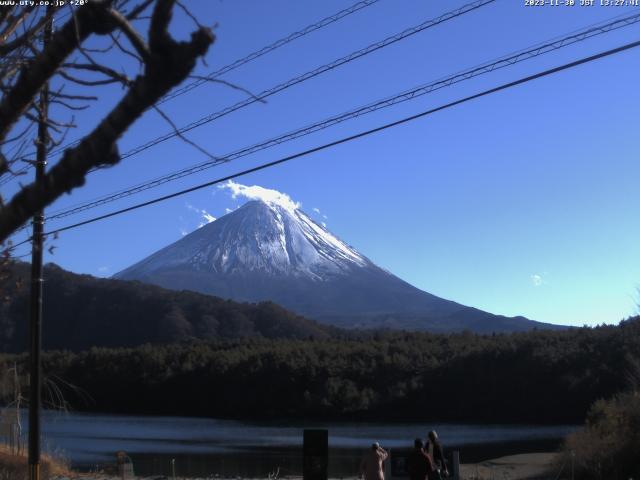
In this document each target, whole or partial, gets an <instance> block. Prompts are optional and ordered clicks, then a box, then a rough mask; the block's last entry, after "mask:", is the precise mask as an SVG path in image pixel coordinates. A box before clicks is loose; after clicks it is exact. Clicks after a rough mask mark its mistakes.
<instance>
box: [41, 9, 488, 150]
mask: <svg viewBox="0 0 640 480" xmlns="http://www.w3.org/2000/svg"><path fill="white" fill-rule="evenodd" d="M495 1H496V0H476V1H474V2H471V3H468V4H466V5H463V6H462V7H460V8H457V9H455V10H452V11H449V12H446V13H443V14H442V15H440V16H439V17H436V18H434V19H430V20H426V21H424V22H422V23H421V24H419V25H416V26H414V27H411V28H407V29H405V30H403V31H402V32H400V33H397V34H395V35H392V36H390V37H387V38H385V39H383V40H380V41H379V42H376V43H373V44H370V45H369V46H367V47H364V48H362V49H360V50H357V51H355V52H352V53H350V54H348V55H345V56H344V57H340V58H338V59H337V60H334V61H332V62H330V63H327V64H324V65H322V66H320V67H317V68H315V69H313V70H310V71H308V72H306V73H303V74H302V75H299V76H297V77H294V78H291V79H289V80H287V81H286V82H284V83H281V84H279V85H276V86H274V87H271V88H269V89H267V90H264V91H262V92H260V93H258V94H257V95H254V96H252V97H249V98H246V99H245V100H243V101H240V102H237V103H235V104H233V105H230V106H228V107H225V108H224V109H222V110H219V111H217V112H213V113H211V114H209V115H206V116H204V117H202V118H200V119H198V120H196V121H194V122H191V123H189V124H188V125H185V126H184V127H182V128H180V129H178V131H177V132H175V131H174V132H170V133H166V134H165V135H162V136H160V137H157V138H155V139H153V140H150V141H148V142H147V143H145V144H142V145H139V146H138V147H135V148H133V149H131V150H129V151H128V152H125V153H123V154H122V155H121V156H120V158H121V159H124V158H128V157H131V156H133V155H136V154H138V153H140V152H142V151H144V150H147V149H148V148H151V147H152V146H155V145H157V144H159V143H162V142H164V141H166V140H169V139H171V138H174V137H176V136H178V135H179V134H183V133H186V132H188V131H190V130H193V129H194V128H197V127H200V126H202V125H205V124H207V123H210V122H212V121H214V120H217V119H218V118H221V117H223V116H225V115H228V114H230V113H232V112H235V111H237V110H239V109H241V108H244V107H247V106H249V105H252V104H254V103H256V102H259V101H262V100H264V99H265V98H268V97H271V96H272V95H275V94H277V93H280V92H282V91H284V90H287V89H289V88H291V87H293V86H294V85H297V84H299V83H302V82H305V81H307V80H310V79H312V78H315V77H317V76H319V75H322V74H323V73H326V72H328V71H331V70H333V69H335V68H337V67H340V66H342V65H345V64H347V63H350V62H352V61H354V60H356V59H358V58H361V57H364V56H365V55H368V54H370V53H373V52H375V51H377V50H380V49H382V48H385V47H387V46H389V45H392V44H394V43H396V42H399V41H401V40H404V39H405V38H408V37H410V36H413V35H415V34H417V33H419V32H422V31H424V30H426V29H428V28H431V27H434V26H436V25H439V24H441V23H444V22H446V21H447V20H451V19H453V18H456V17H459V16H461V15H464V14H465V13H468V12H471V11H473V10H476V9H478V8H480V7H483V6H485V5H487V4H489V3H493V2H495ZM77 143H79V142H77V141H76V142H73V143H70V144H67V145H64V146H62V147H59V148H57V149H55V150H53V151H52V152H51V155H55V154H58V153H60V152H63V151H64V150H66V149H67V148H69V147H70V146H72V145H74V144H77Z"/></svg>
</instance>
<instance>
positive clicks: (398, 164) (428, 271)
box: [3, 0, 640, 325]
mask: <svg viewBox="0 0 640 480" xmlns="http://www.w3.org/2000/svg"><path fill="white" fill-rule="evenodd" d="M354 2H355V0H354V1H353V2H352V1H343V0H341V1H337V0H326V1H322V2H311V1H305V2H297V1H292V0H289V1H284V0H274V1H271V2H264V1H260V0H236V1H226V2H223V1H211V2H204V1H191V2H187V3H188V5H189V6H190V8H191V9H192V10H193V12H194V13H195V15H196V16H197V18H198V19H199V21H200V22H203V23H207V24H214V23H216V24H217V26H216V30H215V32H216V35H217V40H216V43H215V44H214V45H213V47H212V48H211V50H210V52H209V54H208V56H207V65H203V64H201V65H199V66H198V73H200V74H206V73H207V72H210V71H212V70H214V69H217V68H219V67H221V66H223V65H226V64H227V63H229V62H231V61H233V60H235V59H237V58H240V57H242V56H244V55H246V54H248V53H250V52H252V51H254V50H256V49H259V48H261V47H262V46H264V45H267V44H269V43H271V42H273V41H275V40H277V39H278V38H281V37H283V36H286V35H287V34H289V33H291V32H293V31H296V30H299V29H301V28H303V27H305V26H306V25H308V24H310V23H313V22H315V21H317V20H319V19H321V18H323V17H325V16H328V15H330V14H333V13H335V12H337V11H338V10H341V9H343V8H346V7H348V6H350V5H351V4H353V3H354ZM464 3H466V2H463V1H453V0H452V1H439V2H424V1H421V0H380V1H379V2H377V3H376V4H375V5H372V6H370V7H368V8H366V9H364V10H362V11H361V12H359V13H356V14H354V15H351V16H349V17H347V18H345V19H343V20H341V21H339V22H337V23H335V24H333V25H330V26H328V27H326V28H323V29H321V30H319V31H317V32H314V33H312V34H310V35H308V36H306V37H304V38H302V39H300V40H297V41H295V42H293V43H291V44H289V45H287V46H285V47H283V48H281V49H279V50H277V51H276V52H273V53H271V54H269V55H266V56H264V57H262V58H260V59H258V60H256V61H254V62H252V63H250V64H248V65H245V66H243V67H241V68H239V69H237V70H235V71H233V72H231V73H229V74H228V75H227V76H225V77H224V79H225V80H228V81H230V82H233V83H235V84H237V85H240V86H242V87H244V88H246V89H249V90H250V91H252V92H260V91H262V90H264V89H267V88H270V87H271V86H273V85H276V84H278V83H280V82H283V81H286V80H288V79H289V78H292V77H294V76H296V75H299V74H301V73H304V72H306V71H308V70H312V69H313V68H315V67H317V66H320V65H322V64H324V63H327V62H330V61H332V60H334V59H336V58H339V57H341V56H343V55H346V54H348V53H350V52H352V51H354V50H357V49H359V48H362V47H364V46H366V45H369V44H370V43H373V42H375V41H378V40H381V39H383V38H385V37H386V36H388V35H392V34H395V33H397V32H399V31H402V30H404V29H405V28H408V27H410V26H413V25H416V24H418V23H421V22H423V21H424V20H427V19H429V18H433V17H436V16H438V15H440V14H442V13H444V12H446V11H448V10H452V9H454V8H456V7H458V6H462V5H463V4H464ZM577 3H578V5H575V6H573V7H566V6H557V7H554V6H544V7H526V6H525V5H524V0H523V1H519V0H498V1H496V2H495V3H493V4H490V5H487V6H485V7H482V8H481V9H479V10H477V11H475V12H471V13H468V14H466V15H464V16H462V17H460V18H457V19H454V20H451V21H448V22H446V23H444V24H442V25H440V26H437V27H434V28H432V29H429V30H426V31H424V32H422V33H419V34H417V35H414V36H413V37H411V38H408V39H406V40H403V41H401V42H398V43H397V44H395V45H392V46H389V47H387V48H385V49H383V50H381V51H378V52H375V53H373V54H371V55H368V56H367V57H365V58H362V59H359V60H356V61H354V62H352V63H350V64H349V65H345V66H343V67H340V68H337V69H335V70H333V71H331V72H328V73H327V74H324V75H322V76H319V77H317V78H315V79H312V80H309V81H307V82H304V83H303V84H301V85H297V86H295V87H293V88H291V89H289V90H288V91H286V92H283V93H281V94H278V95H275V96H273V97H271V98H270V99H269V100H268V101H267V103H266V104H254V105H252V106H250V107H248V108H245V109H243V110H241V111H238V112H235V113H233V114H231V115H228V116H227V117H225V118H222V119H220V120H219V121H216V122H214V123H211V124H208V125H206V126H203V127H201V128H198V129H196V130H194V131H192V132H190V133H189V134H188V136H189V138H190V139H192V140H194V141H196V142H197V143H198V144H199V145H201V146H203V147H204V148H206V149H207V150H209V151H210V152H212V153H213V154H216V155H222V154H225V153H228V152H231V151H233V150H235V149H237V148H240V147H243V146H247V145H251V144H253V143H256V142H259V141H261V140H264V139H267V138H270V137H272V136H275V135H278V134H280V133H284V132H287V131H289V130H292V129H295V128H298V127H300V126H303V125H306V124H309V123H311V122H313V121H316V120H321V119H323V118H325V117H328V116H331V115H333V114H336V113H341V112H343V111H346V110H348V109H351V108H354V107H358V106H361V105H363V104H366V103H369V102H371V101H374V100H378V99H380V98H384V97H386V96H389V95H393V94H396V93H399V92H401V91H403V90H406V89H408V88H412V87H415V86H417V85H420V84H423V83H427V82H429V81H432V80H436V79H438V78H440V77H443V76H447V75H449V74H452V73H455V72H458V71H460V70H462V69H466V68H468V67H472V66H475V65H477V64H479V63H481V62H485V61H487V60H491V59H494V58H497V57H500V56H502V55H504V54H507V53H511V52H513V51H516V50H519V49H522V48H525V47H528V46H531V45H533V44H536V43H539V42H541V41H544V40H548V39H550V38H553V37H556V36H560V35H563V34H567V33H569V32H571V31H573V30H576V29H579V28H582V27H585V26H587V25H590V24H593V23H596V22H600V21H603V20H606V19H609V18H611V17H614V16H618V15H623V14H625V13H627V14H630V13H633V12H636V11H639V9H640V7H603V6H599V5H595V6H593V7H581V6H580V5H579V3H580V2H579V0H578V1H577ZM176 13H177V15H176V19H175V22H174V25H173V27H174V31H175V33H176V34H177V35H178V36H184V35H186V34H187V32H188V31H189V30H191V29H193V28H194V27H193V24H192V23H191V21H190V20H189V19H188V18H186V17H184V16H183V15H181V14H180V13H179V12H176ZM638 38H640V27H639V26H638V25H634V26H630V27H626V28H624V29H621V30H618V31H616V32H613V33H610V34H607V35H603V36H600V37H596V38H594V39H591V40H588V41H585V42H582V43H579V44H577V45H574V46H571V47H568V48H566V49H563V50H561V51H558V52H554V53H551V54H548V55H545V56H543V57H540V58H537V59H534V60H530V61H527V62H523V63H521V64H518V65H515V66H513V67H510V68H506V69H503V70H501V71H497V72H493V73H491V74H488V75H484V76H482V77H478V78H475V79H473V80H470V81H467V82H464V83H461V84H458V85H455V86H452V87H450V88H446V89H443V90H440V91H437V92H434V93H432V94H430V95H427V96H424V97H422V98H420V99H417V100H415V101H412V102H408V103H406V104H403V105H400V106H396V107H393V108H390V109H386V110H383V111H380V112H376V113H374V114H371V115H368V116H364V117H361V118H359V119H357V120H355V121H350V122H346V123H344V124H341V125H340V126H338V127H334V128H331V129H328V130H325V131H323V132H319V133H317V134H314V135H311V136H308V137H305V138H303V139H299V140H297V141H294V142H290V143H287V144H284V145H281V146H279V147H276V148H272V149H269V150H266V151H263V152H260V153H258V154H255V155H252V156H249V157H246V158H243V159H240V160H237V161H234V162H232V163H231V164H227V165H224V166H219V167H216V168H213V169H209V170H207V171H205V172H202V173H200V174H198V175H194V176H192V177H187V178H185V179H182V180H180V181H176V182H173V183H170V184H167V185H165V186H163V187H161V188H157V189H153V190H150V191H147V192H145V193H144V194H140V195H136V196H133V197H129V198H128V199H126V200H122V201H118V202H114V203H112V204H110V205H108V206H104V207H101V208H98V209H95V210H92V211H89V212H86V213H84V214H80V215H77V216H74V217H69V218H67V219H64V220H59V221H57V222H55V223H53V222H52V223H51V225H50V226H49V228H54V227H61V226H64V225H67V224H69V223H73V222H75V221H79V220H82V219H85V218H90V217H92V216H94V215H98V214H101V213H106V212H109V211H111V210H113V209H115V208H122V207H125V206H128V205H129V204H132V203H137V202H139V201H143V200H147V199H150V198H153V197H156V196H159V195H162V194H166V193H170V192H172V191H175V190H179V189H181V188H186V187H189V186H192V185H195V184H198V183H202V182H205V181H207V180H212V179H215V178H218V177H222V176H224V175H228V174H230V173H233V172H235V171H238V170H242V169H245V168H248V167H251V166H254V165H257V164H259V163H262V162H266V161H271V160H274V159H277V158H279V157H282V156H285V155H288V154H291V153H295V152H297V151H300V150H304V149H307V148H310V147H313V146H316V145H319V144H321V143H324V142H327V141H331V140H333V139H336V138H339V137H343V136H346V135H349V134H353V133H356V132H358V131H360V130H364V129H367V128H372V127H375V126H378V125H380V124H383V123H386V122H390V121H393V120H395V119H398V118H401V117H403V116H406V115H410V114H413V113H416V112H419V111H422V110H426V109H428V108H432V107H435V106H438V105H441V104H444V103H447V102H449V101H452V100H455V99H458V98H461V97H463V96H466V95H469V94H472V93H476V92H479V91H481V90H483V89H486V88H490V87H492V86H495V85H498V84H500V83H503V82H507V81H511V80H514V79H517V78H519V77H521V76H525V75H529V74H532V73H535V72H537V71H539V70H543V69H546V68H550V67H552V66H556V65H560V64H562V63H565V62H568V61H570V60H573V59H576V58H579V57H583V56H587V55H590V54H593V53H596V52H599V51H601V50H605V49H608V48H612V47H615V46H618V45H621V44H623V43H627V42H630V41H634V40H638ZM111 61H112V62H113V63H114V64H115V65H116V66H118V67H119V66H120V64H122V65H123V66H124V67H127V66H129V64H128V60H124V59H122V58H121V57H119V56H113V58H112V59H111ZM639 64H640V50H639V49H636V50H631V51H628V52H624V53H621V54H619V55H616V56H614V57H610V58H606V59H603V60H600V61H597V62H594V63H591V64H588V65H584V66H580V67H578V68H575V69H573V70H570V71H566V72H562V73H559V74H557V75H553V76H551V77H548V78H544V79H540V80H537V81H535V82H531V83H528V84H526V85H522V86H519V87H516V88H514V89H510V90H508V91H503V92H500V93H497V94H495V95H491V96H489V97H486V98H482V99H479V100H475V101H473V102H470V103H466V104H464V105H461V106H458V107H455V108H452V109H449V110H446V111H443V112H439V113H437V114H435V115H432V116H429V117H427V118H423V119H420V120H418V121H415V122H412V123H410V124H407V125H403V126H400V127H397V128H394V129H390V130H387V131H384V132H382V133H379V134H377V135H375V136H371V137H367V138H365V139H361V140H357V141H354V142H350V143H349V144H346V145H342V146H338V147H336V148H333V149H330V150H326V151H324V152H321V153H318V154H314V155H312V156H309V157H306V158H302V159H300V160H296V161H295V162H292V163H289V164H285V165H282V166H278V167H276V168H273V169H269V170H266V171H263V172H260V173H256V174H252V175H249V176H246V177H243V178H240V179H237V180H236V181H237V182H238V183H240V184H244V185H260V186H263V187H265V188H269V189H274V190H277V191H280V192H283V193H286V194H287V195H289V196H290V197H291V198H292V199H293V200H294V201H296V202H300V203H301V204H302V208H303V209H304V210H305V211H307V212H308V213H309V214H311V215H315V218H316V219H317V220H318V221H324V222H326V223H327V227H328V228H329V229H330V230H331V231H332V232H333V233H335V234H336V235H337V236H339V237H340V238H342V239H343V240H345V241H346V242H347V243H349V244H351V245H352V246H354V247H355V248H356V249H358V250H359V251H360V252H361V253H363V254H364V255H366V256H368V257H369V258H371V259H372V260H373V261H374V262H376V263H377V264H378V265H380V266H382V267H384V268H386V269H388V270H390V271H391V272H393V273H395V274H396V275H398V276H399V277H401V278H403V279H405V280H406V281H408V282H410V283H412V284H413V285H415V286H417V287H419V288H421V289H423V290H426V291H428V292H430V293H433V294H435V295H439V296H441V297H444V298H448V299H452V300H455V301H457V302H460V303H463V304H466V305H470V306H474V307H478V308H481V309H484V310H487V311H490V312H493V313H498V314H505V315H525V316H527V317H529V318H531V319H535V320H540V321H547V322H553V323H562V324H572V325H583V324H587V325H595V324H600V323H603V322H604V323H616V322H618V321H619V320H621V319H622V318H625V317H627V316H629V315H632V314H634V313H636V312H637V303H638V300H639V299H638V293H637V288H638V285H639V284H640V242H638V241H637V238H638V237H639V236H640V235H639V234H640V222H639V221H638V214H637V209H638V204H639V200H640V190H639V189H638V188H637V179H638V178H640V162H638V133H639V131H640V118H639V117H638V115H637V112H638V108H639V107H640V91H639V89H638V88H637V85H638V72H640V69H639ZM120 95H121V90H120V89H119V88H116V87H114V88H105V89H104V90H103V91H102V92H101V101H100V102H99V103H98V104H96V105H94V106H93V107H92V108H91V109H89V110H88V111H87V112H84V113H81V114H79V115H78V117H77V120H78V123H79V128H78V129H77V132H73V133H72V134H71V137H70V138H75V136H78V135H80V134H81V133H82V132H86V131H88V130H90V129H91V128H92V126H93V125H95V123H96V122H97V121H98V120H99V119H100V118H101V115H102V114H103V113H104V112H105V111H107V110H108V108H109V107H110V106H111V105H113V103H114V102H115V101H116V100H117V98H119V96H120ZM242 98H244V94H243V93H242V92H241V91H238V90H233V89H231V88H229V87H227V86H225V85H222V84H208V85H205V86H203V87H200V88H198V89H196V90H194V91H192V92H190V93H189V94H186V95H183V96H181V97H179V98H178V99H175V100H173V101H171V102H168V103H167V104H165V105H163V109H164V110H165V111H166V113H167V114H169V115H170V116H171V117H172V119H173V121H174V122H175V123H176V124H177V125H185V124H187V123H189V122H191V121H193V120H195V119H197V118H200V117H202V116H204V115H206V114H208V113H210V112H214V111H216V110H219V109H221V108H224V107H225V106H227V105H230V104H233V103H235V102H237V101H239V100H241V99H242ZM168 131H170V128H169V126H168V125H167V124H166V123H165V122H164V121H163V120H162V119H161V118H160V117H159V116H158V115H157V114H156V113H155V112H148V113H147V114H146V115H145V116H144V117H143V118H142V119H141V120H140V121H139V122H138V123H137V124H136V125H135V126H134V127H133V128H132V129H131V130H130V131H129V132H127V134H126V135H125V136H124V137H123V139H122V141H121V142H120V150H121V151H122V152H125V151H127V150H129V149H130V148H133V147H135V146H137V145H139V144H141V143H144V142H145V141H147V140H149V139H152V138H155V137H156V136H158V135H161V134H163V133H165V132H168ZM205 160H206V157H205V156H204V155H203V154H202V153H200V152H198V151H197V150H195V149H194V148H193V147H191V146H189V145H186V144H185V143H183V142H181V141H180V140H178V139H174V140H170V141H168V142H164V143H162V144H161V145H159V146H157V147H154V148H151V149H149V150H146V151H145V152H143V153H141V154H139V155H136V156H134V157H131V158H128V159H126V160H124V161H123V163H122V164H121V165H118V166H117V167H115V168H112V169H108V170H103V171H100V172H97V173H95V174H92V175H90V177H89V178H88V181H87V184H86V185H85V186H84V187H82V188H81V189H78V190H77V191H74V192H73V193H72V194H71V195H68V196H65V197H64V198H62V199H60V200H59V201H58V202H56V203H55V204H54V205H53V206H51V207H50V208H49V210H48V211H49V212H53V211H55V210H58V209H61V208H65V207H68V206H70V205H74V204H77V203H79V202H83V201H86V200H89V199H92V198H95V197H98V196H100V195H103V194H106V193H110V192H112V191H115V190H119V189H121V188H125V187H128V186H131V185H134V184H136V183H139V182H143V181H145V180H148V179H151V178H154V177H157V176H160V175H163V174H165V173H169V172H173V171H175V170H178V169H180V168H183V167H185V166H189V165H192V164H195V163H198V162H201V161H205ZM22 181H23V182H24V180H22ZM14 184H15V182H14ZM3 188H4V187H3ZM12 188H13V189H15V185H12V186H10V187H7V189H6V192H3V193H5V195H8V194H10V193H11V191H12V190H11V189H12ZM241 203H242V199H241V198H239V197H238V198H235V199H234V198H232V196H231V195H230V193H229V191H228V189H227V190H221V189H218V188H213V187H211V188H208V189H204V190H201V191H198V192H194V193H191V194H189V195H187V196H184V197H180V198H176V199H173V200H171V201H168V202H164V203H162V204H159V205H155V206H152V207H149V208H145V209H142V210H138V211H136V212H133V213H131V214H126V215H122V216H119V217H116V218H112V219H109V220H105V221H103V222H99V223H95V224H92V225H88V226H85V227H81V228H78V229H75V230H71V231H68V232H64V233H62V234H61V235H60V237H59V238H58V239H57V240H55V242H54V244H55V246H56V249H55V251H54V254H53V255H47V258H46V260H47V261H53V262H56V263H58V264H60V265H61V266H63V267H64V268H67V269H70V270H72V271H75V272H82V273H88V274H92V275H98V276H109V275H111V274H113V273H115V272H117V271H119V270H121V269H124V268H126V267H127V266H129V265H131V264H132V263H134V262H136V261H138V260H140V259H142V258H143V257H145V256H147V255H149V254H150V253H153V252H154V251H156V250H158V249H159V248H161V247H163V246H165V245H167V244H169V243H171V242H174V241H176V240H178V239H179V238H180V237H181V235H182V234H184V233H185V232H191V231H193V230H194V229H195V228H197V227H198V226H199V225H200V224H202V222H203V211H204V212H206V213H207V214H208V215H211V216H213V217H220V216H221V215H224V214H225V212H226V211H228V210H230V209H233V208H236V207H237V206H238V205H239V204H241ZM314 209H318V210H319V211H320V212H321V213H320V214H318V213H317V212H314ZM324 216H326V218H324ZM21 238H22V237H21V236H17V237H16V239H17V240H20V239H21ZM19 253H23V252H22V251H20V252H19Z"/></svg>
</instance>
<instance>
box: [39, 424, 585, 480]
mask: <svg viewBox="0 0 640 480" xmlns="http://www.w3.org/2000/svg"><path fill="white" fill-rule="evenodd" d="M304 428H327V429H328V431H329V449H330V464H329V472H330V475H331V476H335V477H342V476H352V475H354V474H355V473H356V472H357V467H358V463H359V459H360V455H361V453H362V451H363V449H364V448H366V447H367V446H368V445H370V444H371V442H373V441H378V442H380V444H381V445H382V446H383V447H385V448H389V449H391V451H392V452H393V451H397V452H399V451H404V450H406V449H407V448H410V447H411V445H412V444H413V439H414V438H418V437H420V438H424V437H425V436H426V434H427V432H428V431H429V430H431V429H435V430H436V431H437V432H438V434H439V436H440V438H441V440H442V442H443V444H444V445H445V448H446V449H448V450H451V449H452V448H456V449H458V450H460V456H461V461H462V462H474V461H478V460H482V459H486V458H492V457H497V456H501V455H506V454H513V453H520V452H525V451H549V450H550V449H554V448H556V447H557V446H558V445H559V443H560V441H561V438H562V437H563V436H564V435H566V434H567V433H569V432H571V431H573V430H575V428H576V427H575V426H571V425H563V426H532V425H517V426H513V425H508V426H507V425H454V424H441V425H438V424H371V423H365V424H362V423H344V422H343V423H313V422H304V421H299V420H295V421H290V422H288V421H287V422H279V423H277V424H275V423H267V422H264V423H255V422H252V423H248V422H241V421H231V420H216V419H210V418H184V417H140V416H124V415H96V414H79V413H53V412H45V413H44V414H43V418H42V431H43V449H44V450H46V451H49V452H53V453H55V454H57V455H61V456H63V457H65V458H67V459H68V460H69V461H70V462H71V463H72V465H73V466H74V467H76V468H80V469H84V470H89V469H95V468H98V469H99V468H102V467H103V466H104V465H108V464H112V463H113V462H114V461H115V456H114V455H115V452H116V451H119V450H124V451H126V452H127V454H128V455H129V456H130V457H131V459H132V461H133V464H134V469H135V472H136V474H139V475H170V474H171V461H172V460H174V465H175V470H176V474H177V475H185V476H203V477H207V476H211V475H220V476H226V477H228V476H259V477H266V476H267V474H268V473H269V472H273V471H275V470H276V469H277V468H279V469H280V475H294V474H301V471H302V433H303V429H304Z"/></svg>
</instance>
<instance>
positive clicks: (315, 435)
mask: <svg viewBox="0 0 640 480" xmlns="http://www.w3.org/2000/svg"><path fill="white" fill-rule="evenodd" d="M302 452H303V464H302V476H303V478H304V480H327V477H328V469H329V468H328V467H329V431H328V430H323V429H313V430H311V429H309V430H305V431H304V435H303V447H302Z"/></svg>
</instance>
